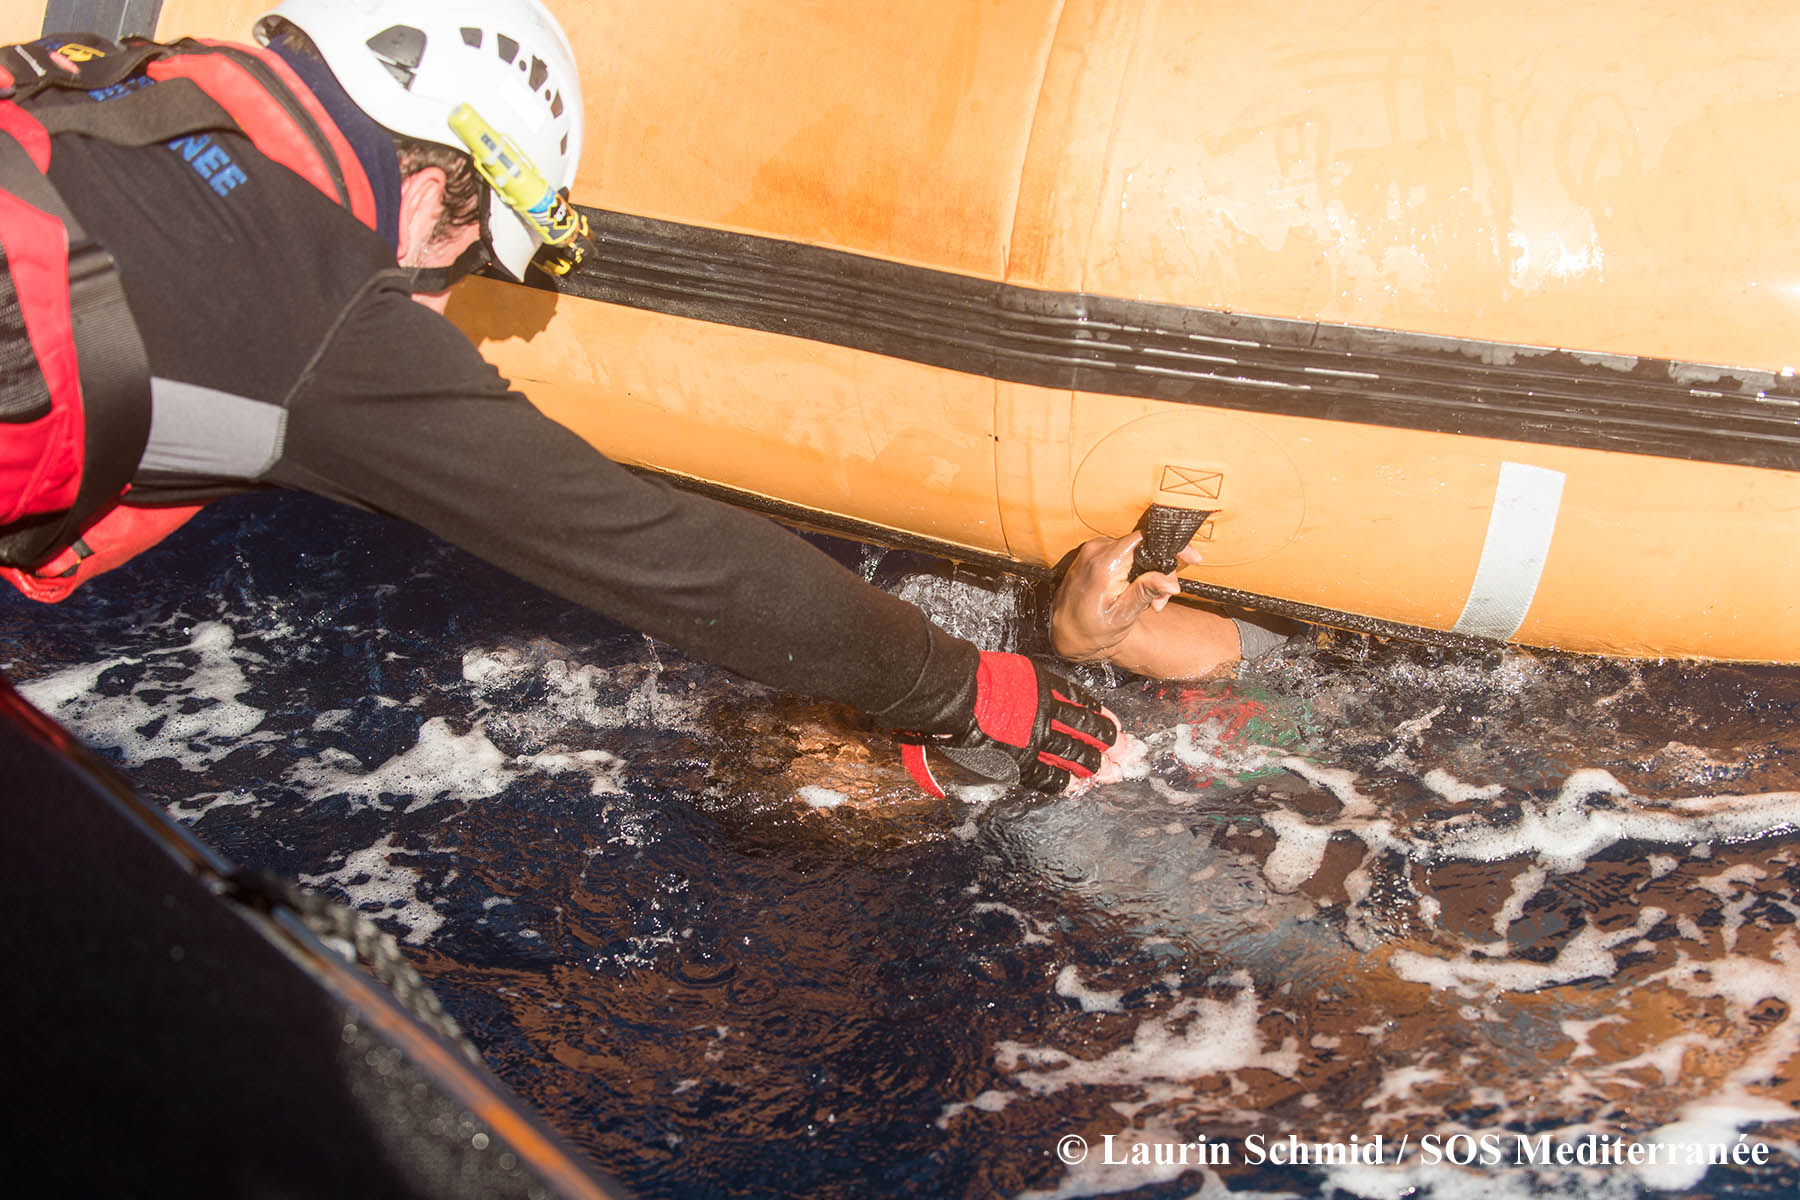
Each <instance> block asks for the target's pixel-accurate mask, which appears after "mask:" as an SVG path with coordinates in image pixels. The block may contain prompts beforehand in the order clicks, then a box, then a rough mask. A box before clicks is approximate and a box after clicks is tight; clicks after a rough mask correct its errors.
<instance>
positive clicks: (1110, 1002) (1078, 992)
mask: <svg viewBox="0 0 1800 1200" xmlns="http://www.w3.org/2000/svg"><path fill="white" fill-rule="evenodd" d="M1056 994H1057V995H1059V996H1066V997H1068V998H1069V999H1070V1000H1073V1001H1075V1002H1076V1003H1077V1004H1079V1005H1081V1011H1082V1012H1124V1011H1125V1005H1124V1003H1123V1001H1124V999H1125V993H1124V992H1108V991H1103V990H1101V989H1099V988H1091V987H1088V986H1087V985H1086V984H1084V983H1082V982H1081V971H1080V970H1079V969H1078V968H1077V967H1076V966H1075V964H1074V963H1070V964H1068V965H1067V966H1065V967H1064V968H1063V969H1062V970H1061V971H1058V972H1057V974H1056Z"/></svg>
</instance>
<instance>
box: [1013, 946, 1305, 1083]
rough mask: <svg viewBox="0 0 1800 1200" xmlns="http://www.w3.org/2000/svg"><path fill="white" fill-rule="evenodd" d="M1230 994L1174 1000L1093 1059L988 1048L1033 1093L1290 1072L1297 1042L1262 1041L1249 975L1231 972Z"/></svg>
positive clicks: (1019, 1047) (1045, 1050) (1021, 1047)
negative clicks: (1120, 1042) (1255, 1070)
mask: <svg viewBox="0 0 1800 1200" xmlns="http://www.w3.org/2000/svg"><path fill="white" fill-rule="evenodd" d="M1232 982H1233V984H1234V985H1236V986H1237V989H1238V990H1237V991H1236V993H1235V994H1233V995H1232V996H1231V997H1230V998H1229V999H1225V1000H1216V999H1214V998H1213V997H1211V996H1199V997H1192V998H1189V999H1185V1000H1182V1001H1180V1002H1178V1003H1177V1004H1176V1005H1175V1006H1174V1007H1173V1008H1172V1009H1170V1010H1169V1011H1168V1012H1167V1013H1165V1014H1163V1015H1161V1016H1153V1017H1146V1018H1145V1019H1144V1020H1143V1021H1141V1022H1139V1024H1138V1026H1137V1028H1136V1029H1135V1030H1134V1031H1133V1033H1132V1039H1131V1044H1130V1045H1128V1046H1124V1047H1121V1048H1120V1049H1117V1050H1114V1051H1112V1052H1110V1053H1108V1054H1105V1055H1103V1056H1101V1057H1100V1058H1097V1059H1092V1060H1087V1059H1080V1058H1076V1057H1075V1056H1074V1055H1072V1054H1069V1053H1068V1052H1067V1051H1064V1050H1059V1049H1056V1048H1054V1047H1034V1046H1028V1045H1025V1044H1023V1043H1020V1042H1013V1041H1003V1042H1001V1043H999V1045H998V1046H997V1047H996V1048H995V1060H996V1062H997V1064H998V1065H999V1067H1000V1069H1001V1070H1002V1071H1004V1072H1006V1073H1008V1074H1009V1075H1011V1076H1012V1082H1013V1083H1014V1084H1015V1085H1017V1086H1018V1087H1021V1088H1023V1089H1025V1090H1026V1091H1028V1092H1031V1093H1033V1094H1034V1095H1047V1094H1049V1093H1052V1092H1057V1091H1061V1090H1062V1089H1064V1088H1066V1087H1070V1086H1075V1085H1079V1086H1083V1087H1104V1086H1114V1085H1120V1084H1138V1085H1143V1084H1144V1083H1146V1082H1148V1081H1153V1080H1181V1081H1191V1080H1197V1079H1201V1078H1203V1077H1205V1076H1209V1075H1222V1074H1229V1073H1231V1072H1233V1071H1242V1070H1246V1069H1249V1068H1252V1067H1256V1068H1261V1069H1263V1070H1267V1071H1273V1072H1275V1073H1276V1074H1278V1075H1287V1076H1291V1075H1293V1074H1294V1072H1295V1071H1297V1070H1298V1069H1299V1065H1300V1048H1299V1042H1298V1040H1297V1039H1295V1038H1293V1037H1288V1038H1285V1039H1283V1041H1282V1043H1281V1045H1280V1046H1278V1047H1274V1048H1271V1047H1269V1046H1267V1045H1266V1044H1265V1039H1264V1037H1263V1034H1262V1031H1261V1029H1259V1028H1258V1026H1257V1022H1258V1020H1259V1019H1260V1018H1261V1015H1262V1012H1261V1008H1260V1006H1259V1005H1258V1004H1257V998H1256V989H1255V988H1254V987H1252V986H1251V984H1250V980H1249V977H1248V976H1247V975H1243V974H1241V973H1238V974H1234V976H1233V977H1232Z"/></svg>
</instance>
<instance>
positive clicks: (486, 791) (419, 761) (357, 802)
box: [288, 717, 517, 812]
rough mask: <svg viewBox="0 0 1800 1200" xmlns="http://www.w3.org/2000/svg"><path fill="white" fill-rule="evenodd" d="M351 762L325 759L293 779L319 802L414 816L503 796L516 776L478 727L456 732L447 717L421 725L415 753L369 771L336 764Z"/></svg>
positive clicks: (294, 772)
mask: <svg viewBox="0 0 1800 1200" xmlns="http://www.w3.org/2000/svg"><path fill="white" fill-rule="evenodd" d="M346 757H348V756H345V755H341V754H339V755H330V756H321V760H320V761H315V762H312V763H305V764H301V765H298V766H296V767H294V768H293V769H292V770H290V771H289V773H288V778H289V780H290V781H291V782H294V783H297V784H299V785H301V786H303V787H305V788H306V789H307V790H308V792H309V793H310V794H311V797H312V798H313V799H315V800H317V799H323V798H326V797H329V796H348V797H349V798H350V799H351V801H352V808H353V809H361V808H367V807H370V806H376V807H386V806H388V805H389V804H391V803H394V802H404V808H403V811H405V812H415V811H417V810H419V809H422V808H425V807H426V806H428V805H430V804H434V803H436V802H437V801H439V800H442V799H445V798H446V797H448V798H450V799H455V800H484V799H486V798H488V797H489V796H495V795H498V794H499V793H500V792H502V791H504V790H505V789H506V786H507V784H508V783H510V782H511V781H512V780H513V779H514V778H516V776H517V770H516V768H515V767H514V766H513V765H512V762H513V760H510V759H508V758H507V756H506V755H504V754H502V753H501V752H500V751H499V750H498V749H496V748H495V746H494V744H493V743H492V742H490V741H489V740H488V739H487V735H486V734H485V733H484V732H483V731H482V730H481V729H480V728H479V727H477V728H474V729H471V730H469V732H467V733H463V734H457V733H453V732H452V731H451V729H450V724H449V722H448V721H446V720H445V719H444V718H442V717H432V718H431V719H430V720H428V721H426V722H425V723H424V724H423V725H421V726H419V738H418V741H416V742H415V743H413V745H412V746H411V747H410V748H408V749H406V750H404V751H402V752H401V753H399V754H396V755H395V756H394V757H392V758H390V759H388V760H387V761H385V762H383V763H381V764H379V765H378V766H375V767H373V768H371V769H369V770H366V771H364V770H358V769H356V768H355V767H354V766H350V767H345V766H339V765H333V764H334V763H341V762H342V761H343V759H344V758H346Z"/></svg>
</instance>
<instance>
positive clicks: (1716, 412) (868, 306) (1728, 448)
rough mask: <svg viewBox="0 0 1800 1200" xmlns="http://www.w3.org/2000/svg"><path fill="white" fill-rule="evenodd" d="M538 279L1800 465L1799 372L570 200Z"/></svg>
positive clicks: (686, 312)
mask: <svg viewBox="0 0 1800 1200" xmlns="http://www.w3.org/2000/svg"><path fill="white" fill-rule="evenodd" d="M582 211H583V212H584V213H585V214H586V216H587V218H588V222H589V224H590V226H591V227H592V229H593V234H594V242H595V245H596V247H597V250H598V252H597V253H596V254H593V255H590V256H589V257H588V258H587V260H586V261H584V262H583V263H582V265H581V266H580V267H579V268H577V269H576V270H575V271H574V272H572V273H571V274H569V275H565V276H562V277H560V278H555V279H551V278H546V277H539V278H533V279H532V280H531V285H532V286H537V287H542V288H546V289H549V290H552V291H557V292H562V293H565V294H568V295H573V296H580V297H584V298H587V299H592V300H600V301H605V302H607V303H611V304H623V305H628V306H630V307H633V308H641V309H647V310H650V311H653V312H661V313H667V314H670V315H673V316H680V317H690V318H693V319H695V320H702V321H711V322H715V323H719V324H725V325H734V326H738V327H741V328H746V329H757V330H762V331H764V332H769V333H779V334H784V335H787V336H790V337H799V338H806V339H808V340H811V341H818V342H827V343H830V344H833V345H839V346H846V347H850V348H852V349H857V350H866V351H869V352H871V353H875V354H884V355H888V356H890V357H894V358H901V359H906V360H908V361H911V362H919V363H925V364H928V365H931V366H938V367H944V368H947V369H950V370H955V371H963V372H967V373H970V374H975V375H982V376H986V377H989V378H993V379H1002V380H1007V381H1009V382H1014V383H1025V384H1032V385H1036V386H1040V387H1048V388H1055V389H1058V390H1065V389H1067V390H1076V391H1085V392H1097V393H1102V394H1107V395H1118V396H1141V397H1145V398H1149V399H1154V400H1166V401H1171V402H1175V403H1181V404H1195V405H1201V406H1206V407H1212V408H1223V409H1232V410H1237V411H1242V412H1260V413H1272V414H1281V415H1286V416H1297V417H1310V418H1315V419H1320V420H1328V421H1346V422H1351V423H1355V424H1363V425H1377V426H1387V427H1391V428H1399V429H1417V430H1427V431H1431V432H1437V433H1452V434H1463V435H1468V436H1473V437H1485V438H1501V439H1506V440H1509V441H1522V442H1536V443H1540V444H1544V445H1552V446H1575V447H1584V448H1588V449H1596V450H1617V451H1623V452H1626V453H1631V454H1647V455H1657V456H1661V457H1667V458H1679V459H1692V460H1697V461H1702V462H1722V463H1736V464H1742V465H1746V466H1757V467H1771V468H1776V469H1780V470H1788V471H1796V470H1800V379H1796V378H1794V377H1793V376H1790V375H1786V374H1775V373H1772V372H1769V371H1759V370H1748V369H1736V368H1721V367H1709V366H1698V365H1695V364H1691V363H1682V362H1674V361H1670V360H1665V359H1649V358H1629V357H1621V356H1618V355H1605V354H1594V353H1582V352H1575V351H1569V350H1556V349H1548V348H1544V347H1538V346H1523V345H1515V344H1510V343H1500V342H1480V341H1472V340H1467V339H1459V338H1447V337H1435V336H1431V335H1426V334H1415V333H1404V332H1397V331H1393V330H1384V329H1373V328H1366V327H1361V326H1352V325H1327V324H1323V323H1320V322H1315V321H1296V320H1289V319H1281V318H1271V317H1254V316H1244V315H1241V314H1237V313H1228V312H1219V311H1215V310H1212V309H1202V308H1190V307H1184V306H1180V305H1172V304H1152V303H1147V302H1143V301H1135V300H1121V299H1117V298H1114V297H1109V296H1094V295H1089V294H1086V293H1081V292H1048V291H1040V290H1037V289H1033V288H1026V287H1018V286H1015V285H1011V284H1004V283H996V282H994V281H992V280H986V279H978V278H974V277H972V276H966V275H958V274H954V273H950V272H945V271H934V270H929V269H926V268H923V267H914V266H908V265H906V264H904V263H896V262H889V261H887V260H885V259H878V258H870V257H866V256H864V255H858V254H850V253H846V252H844V251H839V250H827V249H822V248H819V247H816V246H806V245H801V244H799V243H795V242H785V241H780V240H777V239H773V238H761V237H752V236H748V235H745V234H738V233H728V232H725V231H722V230H716V229H706V228H701V227H698V226H692V225H680V224H675V223H672V222H667V221H653V220H649V219H647V218H643V217H635V216H630V215H626V214H622V213H611V212H602V211H599V210H594V209H583V210H582Z"/></svg>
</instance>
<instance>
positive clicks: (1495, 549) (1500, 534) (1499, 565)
mask: <svg viewBox="0 0 1800 1200" xmlns="http://www.w3.org/2000/svg"><path fill="white" fill-rule="evenodd" d="M1565 478H1566V477H1565V476H1564V475H1563V473H1562V472H1561V471H1552V470H1549V469H1548V468H1546V467H1533V466H1527V465H1526V464H1525V463H1515V462H1503V463H1501V464H1500V482H1499V483H1498V484H1497V485H1496V486H1495V488H1494V508H1493V512H1492V513H1491V514H1490V515H1489V516H1488V529H1487V541H1486V542H1485V543H1484V544H1483V545H1482V547H1481V562H1480V564H1479V565H1478V566H1477V567H1476V568H1475V582H1474V583H1473V584H1471V585H1470V587H1469V598H1468V600H1467V601H1466V602H1465V603H1464V604H1463V610H1462V616H1460V617H1458V618H1457V619H1456V624H1455V625H1454V626H1452V629H1453V630H1454V631H1455V632H1457V633H1466V634H1470V635H1472V636H1474V637H1484V638H1494V639H1496V640H1498V641H1506V640H1507V639H1509V638H1511V637H1512V636H1513V635H1514V634H1516V633H1518V632H1519V626H1521V625H1523V624H1524V623H1525V614H1526V613H1528V612H1530V611H1531V601H1532V599H1533V597H1535V596H1536V595H1537V588H1538V580H1539V579H1541V578H1542V577H1543V574H1544V560H1545V559H1546V558H1548V557H1549V555H1550V540H1551V538H1552V537H1553V536H1554V535H1555V533H1556V514H1557V512H1558V511H1559V510H1560V509H1561V508H1562V494H1563V482H1564V480H1565Z"/></svg>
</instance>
